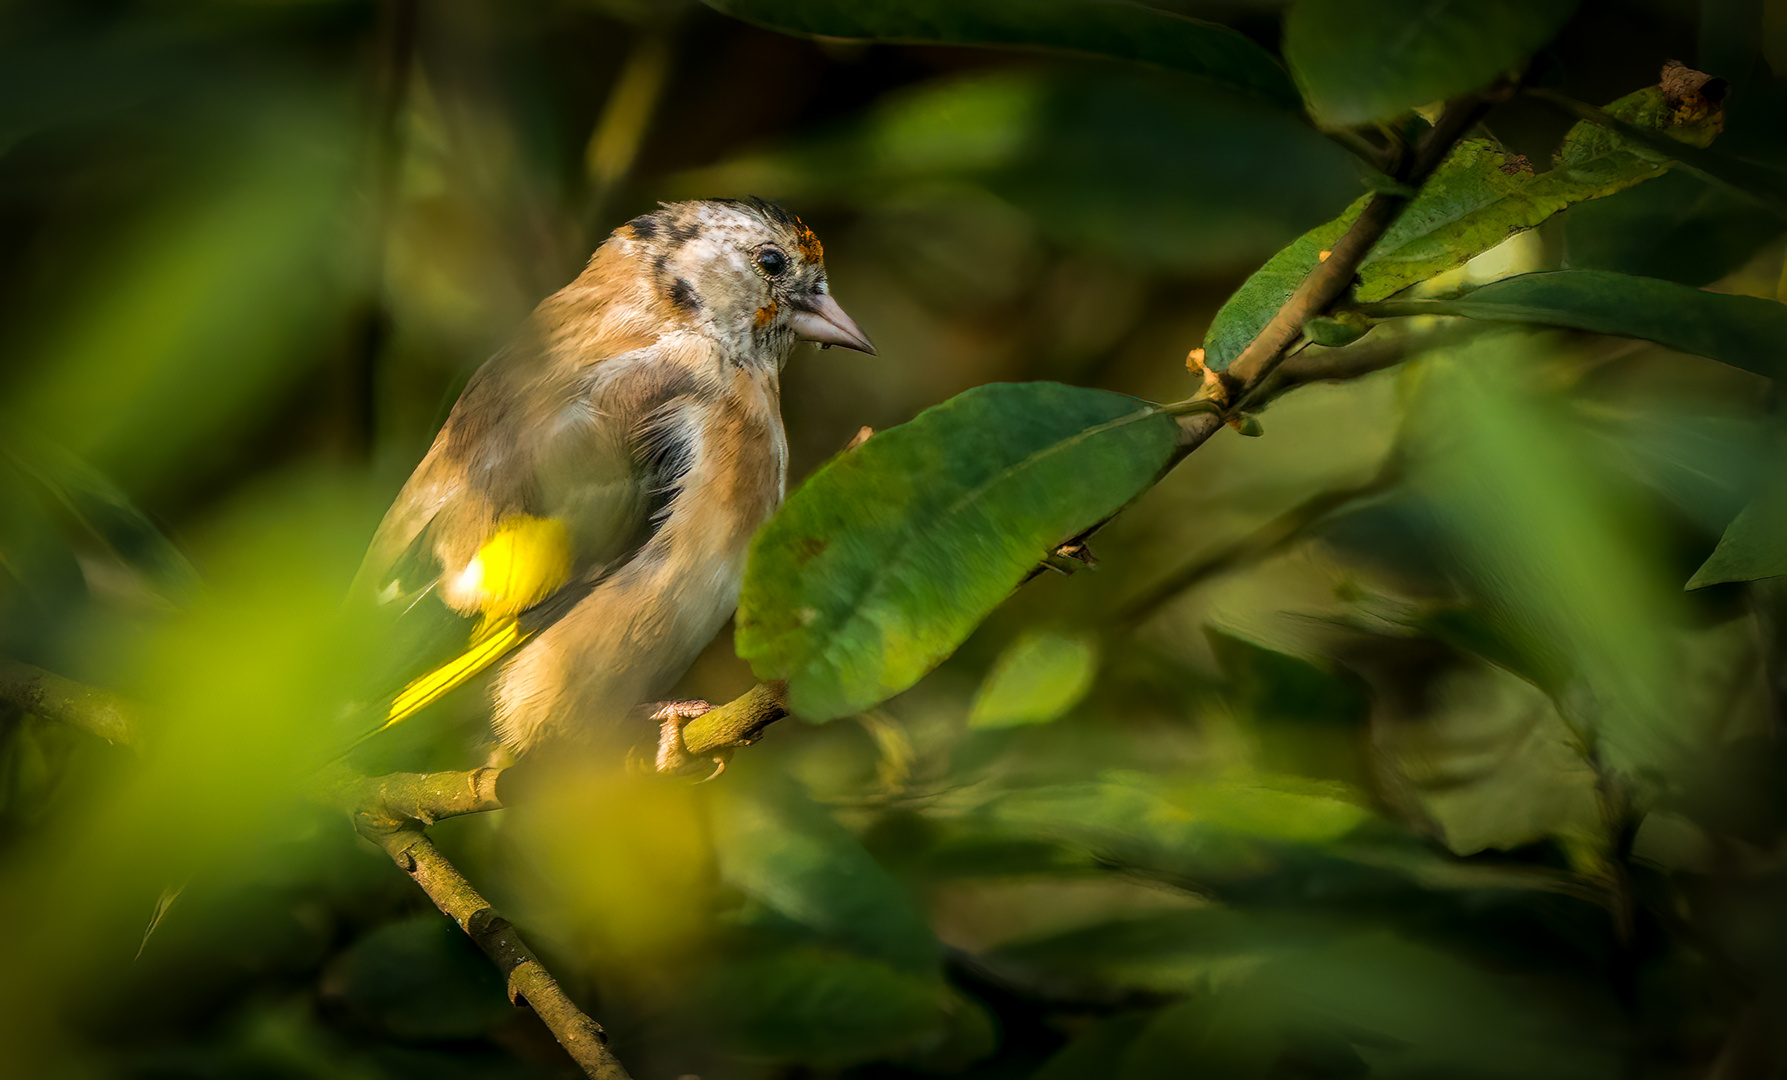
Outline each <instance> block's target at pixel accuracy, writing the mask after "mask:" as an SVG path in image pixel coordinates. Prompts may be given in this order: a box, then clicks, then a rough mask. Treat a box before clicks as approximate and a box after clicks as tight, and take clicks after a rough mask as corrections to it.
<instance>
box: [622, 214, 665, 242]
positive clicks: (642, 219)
mask: <svg viewBox="0 0 1787 1080" xmlns="http://www.w3.org/2000/svg"><path fill="white" fill-rule="evenodd" d="M627 227H628V228H630V229H632V230H633V236H634V238H635V239H638V240H650V239H651V238H652V237H654V236H656V235H658V219H657V217H656V216H655V215H653V214H640V215H639V216H638V217H636V218H634V219H633V220H632V221H629V222H627Z"/></svg>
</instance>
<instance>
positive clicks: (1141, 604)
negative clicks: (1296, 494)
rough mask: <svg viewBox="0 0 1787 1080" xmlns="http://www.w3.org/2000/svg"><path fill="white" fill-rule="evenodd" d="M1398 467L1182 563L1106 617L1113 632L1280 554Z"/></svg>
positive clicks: (1381, 488) (1389, 479)
mask: <svg viewBox="0 0 1787 1080" xmlns="http://www.w3.org/2000/svg"><path fill="white" fill-rule="evenodd" d="M1400 466H1401V463H1400V461H1399V459H1397V458H1395V457H1392V458H1391V459H1390V461H1389V462H1388V463H1386V464H1385V466H1384V468H1383V469H1381V470H1379V472H1378V473H1377V475H1376V476H1373V477H1372V478H1371V479H1370V480H1367V481H1366V482H1364V483H1363V484H1355V485H1353V486H1352V487H1345V488H1337V489H1335V490H1332V491H1323V492H1320V493H1318V494H1315V495H1312V496H1310V497H1309V498H1307V499H1304V500H1303V501H1302V502H1300V503H1298V504H1297V505H1296V506H1293V507H1291V508H1290V509H1289V510H1286V511H1285V512H1284V513H1282V514H1280V515H1278V516H1277V517H1275V518H1273V519H1272V520H1271V521H1268V522H1267V523H1266V524H1264V525H1262V526H1260V527H1259V528H1258V529H1255V530H1254V531H1253V532H1251V533H1248V534H1247V535H1246V536H1244V537H1241V538H1240V539H1238V540H1235V541H1233V542H1231V543H1229V544H1227V545H1225V546H1224V547H1221V548H1218V549H1217V550H1216V551H1213V552H1211V553H1209V554H1207V555H1205V556H1203V557H1201V558H1199V559H1197V560H1195V561H1193V562H1189V563H1187V564H1185V565H1184V566H1182V567H1180V568H1179V569H1178V570H1175V571H1173V572H1172V573H1171V574H1168V575H1167V576H1166V577H1165V578H1163V579H1161V580H1160V581H1159V582H1158V583H1156V584H1155V585H1153V586H1151V587H1149V588H1148V589H1147V591H1145V592H1143V593H1142V594H1141V595H1140V596H1137V597H1136V598H1135V599H1133V600H1131V601H1130V602H1129V603H1127V604H1125V605H1123V606H1122V607H1121V608H1118V609H1117V612H1116V613H1115V614H1114V615H1112V616H1111V627H1112V629H1114V630H1119V631H1121V630H1131V629H1134V628H1135V627H1137V626H1139V625H1140V624H1142V623H1144V622H1146V621H1147V620H1148V619H1150V618H1152V617H1153V616H1154V614H1155V613H1156V612H1158V611H1159V610H1160V609H1161V608H1163V607H1165V606H1166V605H1167V604H1169V603H1171V602H1172V601H1173V600H1174V599H1175V598H1177V597H1179V596H1181V595H1183V594H1184V593H1185V592H1187V591H1189V590H1190V589H1193V588H1195V587H1197V586H1198V585H1200V584H1202V583H1203V582H1205V581H1208V580H1210V579H1211V578H1213V577H1216V576H1217V575H1219V574H1223V573H1226V572H1227V571H1229V570H1232V569H1234V568H1236V567H1238V566H1241V565H1244V564H1249V563H1255V562H1258V561H1260V560H1261V559H1264V558H1266V557H1267V556H1269V555H1272V554H1275V553H1277V552H1279V551H1282V550H1284V549H1285V548H1286V547H1289V546H1290V545H1291V544H1292V543H1293V542H1295V541H1296V540H1297V539H1298V538H1299V537H1301V536H1303V535H1304V534H1305V533H1307V532H1308V530H1309V529H1310V528H1311V527H1312V526H1314V525H1317V524H1319V523H1320V522H1322V521H1325V520H1327V519H1328V518H1330V517H1332V516H1333V514H1334V513H1335V511H1337V510H1340V509H1341V508H1343V507H1346V506H1350V505H1352V504H1353V503H1356V502H1359V501H1361V500H1364V499H1370V498H1374V497H1376V496H1378V495H1381V494H1383V493H1384V492H1386V491H1388V490H1390V489H1391V488H1392V487H1394V486H1395V485H1396V484H1397V483H1398V482H1399V481H1400V480H1401V473H1402V469H1401V467H1400Z"/></svg>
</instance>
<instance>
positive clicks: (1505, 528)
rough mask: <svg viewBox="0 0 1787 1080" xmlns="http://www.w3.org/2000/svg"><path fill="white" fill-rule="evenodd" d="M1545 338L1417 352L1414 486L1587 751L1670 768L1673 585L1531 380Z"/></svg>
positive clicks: (1567, 421) (1676, 621)
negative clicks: (1550, 657) (1537, 665)
mask: <svg viewBox="0 0 1787 1080" xmlns="http://www.w3.org/2000/svg"><path fill="white" fill-rule="evenodd" d="M1671 287H1672V288H1680V286H1671ZM1546 346H1547V339H1546V338H1544V337H1541V336H1539V335H1536V334H1519V333H1501V334H1494V335H1486V336H1484V337H1481V338H1479V339H1477V340H1475V341H1473V342H1470V343H1468V344H1466V345H1464V346H1462V347H1460V348H1458V349H1457V350H1455V351H1453V352H1451V353H1450V354H1448V355H1444V356H1432V357H1430V359H1429V362H1428V363H1427V364H1426V365H1425V366H1424V367H1425V375H1426V377H1425V378H1424V380H1423V381H1422V383H1421V384H1420V385H1421V394H1420V397H1419V399H1418V405H1416V406H1415V407H1414V408H1413V409H1412V410H1411V414H1410V415H1411V417H1412V418H1413V419H1412V420H1411V425H1412V426H1411V438H1414V439H1415V440H1416V444H1415V448H1414V449H1413V450H1412V451H1411V460H1416V461H1418V462H1419V468H1418V470H1417V474H1418V475H1417V478H1416V481H1415V484H1416V488H1417V490H1418V491H1420V492H1421V493H1422V494H1424V495H1425V496H1426V497H1427V498H1428V499H1429V500H1430V502H1431V505H1432V506H1433V508H1434V511H1435V513H1436V516H1437V518H1438V519H1439V521H1440V522H1441V523H1442V525H1443V526H1444V528H1445V530H1446V532H1447V534H1448V536H1449V546H1450V550H1451V552H1452V554H1453V557H1454V558H1455V559H1456V560H1457V562H1456V565H1457V567H1458V571H1457V572H1458V573H1459V575H1460V577H1461V580H1462V581H1463V582H1464V583H1466V584H1467V585H1468V586H1469V587H1470V588H1471V589H1472V590H1473V591H1474V592H1475V594H1476V595H1477V596H1478V597H1480V598H1481V600H1482V602H1483V603H1484V604H1486V605H1487V606H1488V607H1489V609H1490V610H1492V611H1493V612H1494V613H1495V615H1496V617H1497V618H1498V619H1499V620H1503V621H1505V628H1506V632H1507V633H1508V634H1509V635H1510V637H1511V639H1512V641H1513V642H1514V643H1515V647H1516V649H1517V651H1518V652H1520V653H1521V654H1522V655H1539V656H1544V655H1547V654H1555V655H1556V656H1557V657H1558V658H1559V659H1558V662H1557V666H1558V667H1559V668H1560V669H1561V670H1562V672H1564V673H1565V676H1566V679H1567V682H1566V683H1565V684H1564V685H1563V686H1561V687H1559V688H1556V689H1555V690H1554V693H1556V694H1557V695H1558V696H1559V697H1560V699H1561V701H1562V703H1563V706H1562V707H1563V712H1564V715H1565V718H1566V720H1567V721H1568V722H1569V723H1570V724H1571V726H1572V728H1574V729H1576V731H1577V732H1578V734H1579V737H1580V739H1581V740H1582V741H1583V743H1584V749H1585V750H1589V749H1593V750H1595V751H1597V752H1598V753H1600V754H1601V755H1602V756H1603V758H1604V760H1606V761H1607V762H1608V763H1609V764H1610V765H1614V766H1616V767H1620V768H1641V769H1667V768H1669V767H1670V766H1671V765H1676V764H1679V763H1680V762H1681V761H1682V757H1683V754H1684V747H1685V746H1686V745H1688V744H1689V742H1690V741H1691V738H1692V735H1693V732H1692V730H1691V728H1690V725H1691V723H1692V722H1693V719H1694V718H1693V717H1692V716H1690V715H1688V714H1686V713H1685V712H1684V711H1683V710H1682V709H1681V708H1680V707H1679V701H1678V697H1679V694H1680V693H1681V690H1682V688H1681V686H1680V685H1679V684H1678V683H1677V681H1676V680H1675V677H1674V671H1673V665H1672V658H1673V657H1674V656H1675V655H1676V652H1677V649H1676V645H1675V638H1674V633H1675V628H1677V627H1678V626H1679V625H1680V622H1681V619H1682V612H1681V610H1680V607H1679V605H1680V593H1679V591H1678V590H1676V589H1675V588H1674V587H1673V585H1670V586H1668V587H1665V586H1664V583H1665V582H1670V581H1671V579H1672V577H1673V575H1671V574H1670V573H1668V572H1667V571H1666V570H1665V569H1664V567H1663V566H1662V565H1661V562H1660V559H1661V552H1660V551H1659V550H1658V547H1657V538H1656V535H1655V525H1654V523H1653V521H1652V520H1651V519H1650V517H1649V515H1648V514H1647V513H1646V510H1645V509H1644V506H1643V504H1642V503H1640V502H1638V501H1636V500H1635V499H1634V498H1633V495H1634V488H1633V487H1632V485H1631V483H1630V482H1629V481H1624V480H1622V478H1621V477H1620V475H1619V474H1618V473H1617V472H1615V471H1613V468H1612V466H1611V465H1610V464H1609V463H1606V462H1605V461H1603V460H1602V459H1601V458H1600V455H1598V454H1596V453H1595V452H1594V450H1593V449H1592V448H1591V444H1589V443H1587V441H1586V436H1585V435H1584V434H1583V430H1582V429H1583V427H1584V426H1585V425H1584V423H1583V421H1582V419H1581V418H1580V417H1577V416H1575V415H1574V414H1572V413H1571V412H1570V411H1569V410H1567V409H1566V408H1564V407H1563V406H1562V405H1561V403H1560V402H1558V401H1557V400H1556V399H1555V398H1554V397H1553V396H1552V391H1551V390H1550V389H1549V388H1547V387H1546V386H1544V385H1543V383H1542V381H1541V380H1536V379H1533V378H1532V372H1533V371H1534V370H1535V367H1534V365H1536V364H1538V363H1540V362H1541V361H1542V360H1543V359H1544V358H1545V356H1546V354H1547V347H1546ZM1543 666H1546V667H1549V666H1550V664H1549V663H1547V664H1545V665H1543ZM1548 689H1551V688H1548Z"/></svg>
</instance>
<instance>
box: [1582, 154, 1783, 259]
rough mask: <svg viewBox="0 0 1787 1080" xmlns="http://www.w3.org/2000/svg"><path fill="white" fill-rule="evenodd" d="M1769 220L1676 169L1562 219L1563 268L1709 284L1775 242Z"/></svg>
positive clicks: (1774, 222)
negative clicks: (1608, 271)
mask: <svg viewBox="0 0 1787 1080" xmlns="http://www.w3.org/2000/svg"><path fill="white" fill-rule="evenodd" d="M1780 232H1781V226H1780V223H1779V222H1778V221H1777V220H1776V219H1775V217H1774V215H1772V214H1770V213H1768V212H1767V211H1765V210H1761V209H1758V208H1757V207H1755V206H1752V205H1750V204H1749V203H1747V202H1745V201H1744V200H1742V199H1739V198H1737V197H1736V196H1733V195H1730V194H1728V193H1726V192H1723V191H1720V190H1719V189H1718V188H1716V187H1713V186H1711V185H1709V184H1707V183H1706V181H1704V180H1701V179H1699V178H1698V177H1695V176H1691V175H1689V174H1688V173H1686V172H1683V171H1681V170H1679V169H1677V170H1673V171H1671V172H1669V173H1667V174H1665V175H1663V176H1660V177H1658V178H1657V179H1655V180H1652V181H1650V182H1648V183H1644V184H1640V185H1638V186H1637V187H1634V188H1631V189H1629V190H1626V191H1621V192H1619V193H1617V194H1615V195H1611V196H1608V197H1607V198H1605V199H1596V200H1594V201H1593V202H1587V203H1583V204H1582V205H1581V206H1577V207H1573V208H1572V209H1571V210H1570V212H1569V213H1568V214H1565V215H1564V267H1565V268H1566V269H1569V270H1611V271H1615V272H1617V273H1621V274H1636V275H1637V276H1639V277H1650V278H1662V279H1663V280H1665V281H1679V282H1681V283H1682V284H1684V285H1709V284H1711V283H1712V282H1714V281H1717V280H1718V279H1720V278H1722V277H1724V276H1725V275H1726V274H1729V273H1731V272H1732V271H1733V270H1736V269H1737V268H1738V267H1740V266H1742V265H1743V264H1744V262H1745V261H1746V260H1748V259H1749V258H1750V257H1751V256H1753V255H1755V254H1756V253H1757V252H1758V251H1760V250H1762V248H1763V247H1765V246H1767V245H1768V244H1769V243H1771V242H1773V241H1774V240H1775V239H1777V238H1778V237H1779V235H1780Z"/></svg>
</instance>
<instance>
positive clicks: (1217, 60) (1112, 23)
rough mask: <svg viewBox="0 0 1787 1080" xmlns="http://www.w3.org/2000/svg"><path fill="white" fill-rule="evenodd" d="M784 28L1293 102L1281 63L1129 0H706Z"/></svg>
mask: <svg viewBox="0 0 1787 1080" xmlns="http://www.w3.org/2000/svg"><path fill="white" fill-rule="evenodd" d="M704 2H705V3H706V4H707V5H708V6H709V7H712V8H716V9H718V10H720V11H723V12H725V13H726V14H728V15H731V16H734V17H736V18H739V19H743V20H745V21H746V22H752V23H756V24H757V25H758V26H763V27H767V28H769V29H771V30H778V31H781V32H782V33H785V34H801V35H819V36H823V37H834V38H852V39H857V40H869V41H882V42H890V43H894V44H908V45H916V44H927V45H936V44H940V45H981V46H1002V47H1007V48H1024V49H1043V50H1047V51H1049V52H1067V53H1077V54H1081V55H1087V56H1104V57H1111V58H1114V59H1118V60H1131V61H1139V62H1141V63H1145V64H1152V65H1155V66H1158V67H1163V68H1169V69H1172V70H1174V71H1180V72H1184V73H1186V74H1189V75H1193V76H1196V77H1197V78H1200V79H1204V80H1207V81H1209V82H1211V83H1213V84H1216V85H1218V86H1221V87H1225V88H1228V89H1231V90H1237V91H1240V92H1242V93H1244V94H1247V95H1249V96H1252V97H1256V98H1260V99H1262V100H1265V101H1269V102H1272V103H1273V104H1276V105H1281V106H1284V107H1286V108H1297V107H1298V105H1299V101H1298V97H1297V91H1296V89H1295V87H1293V86H1292V85H1291V80H1290V78H1289V77H1288V76H1287V75H1285V73H1284V69H1283V68H1280V67H1279V66H1278V63H1277V61H1275V60H1274V59H1273V58H1272V55H1271V54H1270V53H1268V52H1267V51H1266V50H1264V49H1262V48H1260V47H1259V46H1258V45H1256V44H1254V43H1253V42H1252V41H1251V40H1249V39H1248V38H1247V37H1245V36H1243V35H1242V34H1239V33H1237V32H1235V31H1234V30H1231V29H1229V28H1228V27H1226V26H1221V25H1218V24H1216V23H1211V22H1205V21H1203V20H1201V19H1191V18H1186V17H1185V16H1183V15H1175V14H1172V13H1170V12H1165V11H1158V10H1155V9H1153V8H1149V7H1144V6H1142V5H1140V4H1134V3H1130V2H1129V0H880V2H874V0H867V2H865V0H704Z"/></svg>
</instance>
